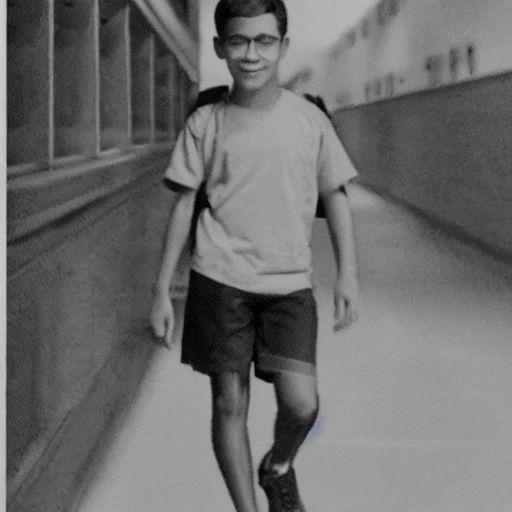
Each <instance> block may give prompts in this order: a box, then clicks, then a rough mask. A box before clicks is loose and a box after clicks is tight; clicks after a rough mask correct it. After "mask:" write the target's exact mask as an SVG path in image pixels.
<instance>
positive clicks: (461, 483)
mask: <svg viewBox="0 0 512 512" xmlns="http://www.w3.org/2000/svg"><path fill="white" fill-rule="evenodd" d="M350 197H351V203H352V205H353V212H354V220H355V227H356V234H357V248H358V255H359V256H358V257H359V267H360V279H361V296H362V312H361V318H360V320H359V322H358V323H357V324H356V325H354V326H352V327H351V328H349V329H348V330H346V331H345V332H344V333H342V334H337V335H334V334H333V333H332V330H331V316H332V306H331V303H332V297H331V294H332V292H331V286H332V281H333V275H334V267H333V260H332V257H331V253H330V246H329V239H328V235H327V232H326V227H325V222H324V221H318V223H317V225H316V226H315V236H314V250H315V268H316V277H315V282H316V291H315V293H316V297H317V299H318V302H319V315H320V323H321V330H320V344H319V373H320V393H321V415H320V417H319V420H318V422H317V424H316V426H315V427H314V430H313V431H312V433H311V434H310V436H309V438H308V439H307V441H306V443H305V445H304V447H303V449H302V451H301V453H300V455H299V457H298V459H297V462H296V466H297V474H298V478H299V483H300V486H301V491H302V495H303V498H304V502H305V504H306V505H307V507H308V511H311V512H484V511H485V512H511V511H512V485H511V484H512V398H511V397H512V393H511V390H512V369H511V368H512V278H511V275H512V271H511V270H510V268H508V269H507V268H506V267H503V266H501V265H500V264H499V263H497V262H495V261H493V260H492V259H491V258H490V257H488V256H485V255H482V254H481V253H480V252H479V251H478V250H475V249H473V248H471V247H468V246H466V245H464V244H462V243H460V242H459V241H457V240H455V239H453V238H452V237H450V236H449V235H447V234H446V233H444V232H441V231H439V230H438V229H436V228H433V227H432V226H430V225H428V224H426V223H425V222H424V221H422V220H421V219H418V218H417V217H415V216H414V215H412V214H411V213H409V212H408V211H406V210H405V209H403V208H402V207H400V206H397V205H394V204H391V203H389V202H386V201H384V200H383V199H381V198H379V197H378V196H375V195H373V194H372V193H370V192H368V191H366V190H364V189H362V188H360V187H358V186H355V185H354V186H352V187H351V188H350ZM507 273H508V275H507ZM178 358H179V348H178V349H176V350H175V351H174V352H169V351H166V350H164V349H162V351H161V353H160V355H159V357H158V358H157V360H156V363H155V365H154V367H153V368H152V370H151V372H150V374H149V375H148V378H147V380H146V382H145V385H144V387H143V389H142V391H141V395H140V397H139V399H138V400H137V402H136V405H135V407H134V408H133V410H132V411H131V412H130V415H129V416H128V418H127V421H126V423H125V425H124V428H123V430H122V432H121V433H120V434H119V436H118V438H117V440H116V442H115V444H114V446H113V447H112V450H111V453H110V456H109V458H108V461H107V464H106V465H105V467H103V468H102V470H101V471H100V472H99V473H98V474H97V478H96V481H95V483H94V485H93V486H92V488H91V490H90V492H89V494H88V495H87V496H86V497H85V499H84V501H83V503H82V506H81V508H80V509H79V512H199V511H205V512H219V511H222V512H230V511H232V510H233V507H232V505H231V503H230V500H229V497H228V494H227V492H226V491H225V490H224V487H223V482H222V480H221V477H220V474H219V472H218V470H217V467H216V464H215V460H214V457H213V453H212V450H211V447H210V438H209V419H210V412H209V408H210V404H209V387H208V380H207V379H206V378H205V377H202V376H199V375H197V374H193V373H192V372H191V371H190V370H188V369H187V368H185V367H182V366H180V365H179V364H178ZM272 400H273V393H272V388H271V387H270V386H268V385H267V384H264V383H261V382H255V383H254V386H253V395H252V409H251V416H250V430H251V434H252V439H253V452H254V458H255V461H257V460H259V458H260V457H261V455H262V454H263V453H264V451H265V449H266V448H267V446H268V445H269V443H270V440H271V428H272V421H273V416H274V413H275V407H274V405H273V401H272ZM258 493H259V494H258V498H259V499H261V510H262V511H264V510H266V507H265V505H264V499H263V498H264V497H263V495H262V494H261V492H260V491H259V490H258Z"/></svg>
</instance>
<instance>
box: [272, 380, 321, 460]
mask: <svg viewBox="0 0 512 512" xmlns="http://www.w3.org/2000/svg"><path fill="white" fill-rule="evenodd" d="M274 385H275V391H276V398H277V406H278V413H277V419H276V424H275V429H274V445H273V447H272V450H271V453H272V455H271V460H270V463H271V464H273V465H274V464H275V465H288V464H289V465H291V464H293V460H294V459H295V456H296V455H297V452H298V450H299V448H300V446H301V445H302V443H303V442H304V440H305V439H306V436H307V435H308V432H309V431H310V430H311V427H312V426H313V424H314V423H315V420H316V417H317V415H318V389H317V381H316V378H314V377H310V376H307V375H299V374H293V373H281V374H278V375H276V377H275V381H274Z"/></svg>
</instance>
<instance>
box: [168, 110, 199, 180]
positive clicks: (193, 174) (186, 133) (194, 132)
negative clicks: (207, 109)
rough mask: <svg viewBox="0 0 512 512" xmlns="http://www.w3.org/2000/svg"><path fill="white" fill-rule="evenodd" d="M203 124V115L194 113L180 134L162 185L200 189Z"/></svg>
mask: <svg viewBox="0 0 512 512" xmlns="http://www.w3.org/2000/svg"><path fill="white" fill-rule="evenodd" d="M205 124H206V123H205V119H204V113H202V112H198V111H196V112H194V113H193V114H192V115H191V116H190V117H189V119H188V120H187V122H186V124H185V126H184V128H183V129H182V131H181V132H180V134H179V136H178V139H177V141H176V144H175V146H174V149H173V152H172V155H171V159H170V162H169V165H168V166H167V169H166V171H165V174H164V183H165V184H166V185H167V186H168V187H169V188H171V189H173V190H176V189H179V188H180V187H185V188H190V189H194V190H197V189H198V188H199V187H200V185H201V182H202V181H203V179H204V174H205V173H204V159H203V156H202V150H201V147H202V140H203V137H204V131H205V128H206V126H205Z"/></svg>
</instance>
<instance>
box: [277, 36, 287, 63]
mask: <svg viewBox="0 0 512 512" xmlns="http://www.w3.org/2000/svg"><path fill="white" fill-rule="evenodd" d="M289 46H290V38H289V37H284V38H283V40H282V41H281V49H280V52H279V56H280V58H281V59H282V58H283V57H284V56H285V55H286V53H287V52H288V48H289Z"/></svg>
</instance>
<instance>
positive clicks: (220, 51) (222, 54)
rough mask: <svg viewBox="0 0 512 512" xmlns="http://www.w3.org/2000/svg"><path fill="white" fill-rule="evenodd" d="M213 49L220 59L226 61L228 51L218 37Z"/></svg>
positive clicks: (215, 38) (214, 39) (214, 41)
mask: <svg viewBox="0 0 512 512" xmlns="http://www.w3.org/2000/svg"><path fill="white" fill-rule="evenodd" d="M213 48H214V49H215V53H216V54H217V57H218V58H219V59H221V60H225V59H226V50H225V48H224V45H223V44H222V41H221V40H220V39H219V38H218V37H214V38H213Z"/></svg>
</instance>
